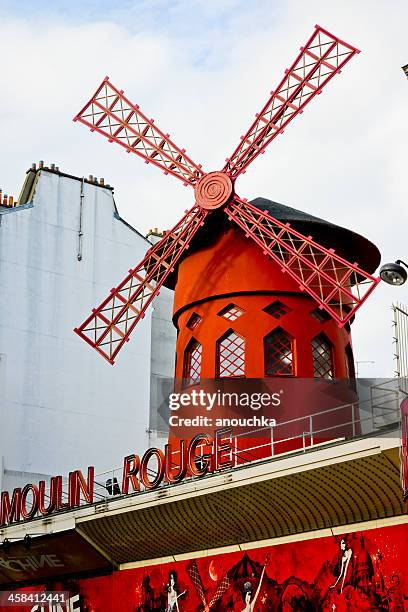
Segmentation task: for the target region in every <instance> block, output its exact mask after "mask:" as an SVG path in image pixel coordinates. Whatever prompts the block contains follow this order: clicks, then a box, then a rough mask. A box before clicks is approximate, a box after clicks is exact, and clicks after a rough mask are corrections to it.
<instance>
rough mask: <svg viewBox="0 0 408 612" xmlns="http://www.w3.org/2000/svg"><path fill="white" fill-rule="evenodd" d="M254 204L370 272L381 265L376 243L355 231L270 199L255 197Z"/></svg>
mask: <svg viewBox="0 0 408 612" xmlns="http://www.w3.org/2000/svg"><path fill="white" fill-rule="evenodd" d="M251 204H252V205H253V206H256V208H259V210H267V211H268V212H269V214H270V215H271V217H275V219H277V220H278V221H282V222H283V223H290V225H291V227H293V229H295V230H297V231H298V232H300V233H301V234H304V235H305V236H309V235H310V236H312V239H313V240H314V241H315V242H317V243H318V244H321V245H322V246H324V247H326V249H334V250H335V252H336V254H337V255H339V256H340V257H344V259H347V261H349V262H350V263H357V265H358V266H360V268H362V269H363V270H365V271H366V272H369V273H370V274H372V273H373V272H374V271H375V270H376V269H377V268H378V266H379V264H380V260H381V254H380V251H379V250H378V249H377V247H376V246H375V244H373V243H372V242H371V241H370V240H368V239H367V238H364V236H360V234H357V233H356V232H353V231H352V230H349V229H346V228H345V227H340V226H339V225H335V224H334V223H330V222H329V221H325V220H324V219H320V218H319V217H315V216H313V215H310V214H309V213H305V212H303V211H301V210H297V209H296V208H291V207H290V206H285V205H284V204H279V203H278V202H273V201H272V200H268V199H267V198H255V199H254V200H251Z"/></svg>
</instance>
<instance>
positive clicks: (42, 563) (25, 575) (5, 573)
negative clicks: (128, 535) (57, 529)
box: [0, 531, 111, 585]
mask: <svg viewBox="0 0 408 612" xmlns="http://www.w3.org/2000/svg"><path fill="white" fill-rule="evenodd" d="M110 567H111V564H110V563H109V562H108V561H107V560H106V558H105V557H104V556H103V555H101V554H100V553H99V552H98V551H97V550H96V549H95V548H94V547H93V546H91V545H90V544H89V543H88V542H87V541H86V540H85V539H84V538H83V537H82V536H80V535H79V534H78V533H77V532H75V531H67V532H62V533H56V534H51V535H46V536H40V537H33V538H31V540H30V541H29V545H27V544H26V545H25V544H24V542H23V541H18V542H13V541H11V542H10V547H6V550H5V547H4V546H2V547H1V548H0V585H4V584H13V583H26V582H35V581H42V580H44V579H48V578H53V577H56V576H64V575H67V574H79V573H82V572H88V571H91V570H92V571H95V570H108V569H109V568H110Z"/></svg>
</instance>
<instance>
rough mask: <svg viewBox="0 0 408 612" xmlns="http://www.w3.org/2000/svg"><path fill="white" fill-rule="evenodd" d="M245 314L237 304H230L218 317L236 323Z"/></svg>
mask: <svg viewBox="0 0 408 612" xmlns="http://www.w3.org/2000/svg"><path fill="white" fill-rule="evenodd" d="M244 312H245V311H244V310H243V309H242V308H240V307H239V306H237V305H236V304H228V306H226V307H225V308H223V309H222V310H220V312H219V313H218V316H219V317H224V319H227V320H228V321H236V320H237V319H238V317H240V316H241V315H243V314H244Z"/></svg>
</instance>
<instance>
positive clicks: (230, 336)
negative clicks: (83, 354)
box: [217, 329, 245, 378]
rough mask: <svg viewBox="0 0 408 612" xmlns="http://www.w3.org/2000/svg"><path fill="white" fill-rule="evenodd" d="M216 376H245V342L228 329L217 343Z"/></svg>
mask: <svg viewBox="0 0 408 612" xmlns="http://www.w3.org/2000/svg"><path fill="white" fill-rule="evenodd" d="M217 376H218V378H233V377H236V376H245V340H244V338H242V336H240V335H239V334H237V333H236V332H235V331H234V330H233V329H229V330H228V331H227V332H226V333H225V334H224V336H222V338H220V339H219V340H218V342H217Z"/></svg>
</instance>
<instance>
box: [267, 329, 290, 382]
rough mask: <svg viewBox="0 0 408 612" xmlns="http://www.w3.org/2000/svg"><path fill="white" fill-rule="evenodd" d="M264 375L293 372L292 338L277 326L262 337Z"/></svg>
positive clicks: (283, 374) (279, 374) (286, 374)
mask: <svg viewBox="0 0 408 612" xmlns="http://www.w3.org/2000/svg"><path fill="white" fill-rule="evenodd" d="M264 357H265V375H266V376H292V375H293V374H294V360H293V340H292V338H291V337H290V336H289V334H288V333H287V332H285V330H283V329H281V328H280V327H277V328H276V329H274V330H273V331H272V332H271V333H270V334H268V335H267V336H266V337H265V338H264Z"/></svg>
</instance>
